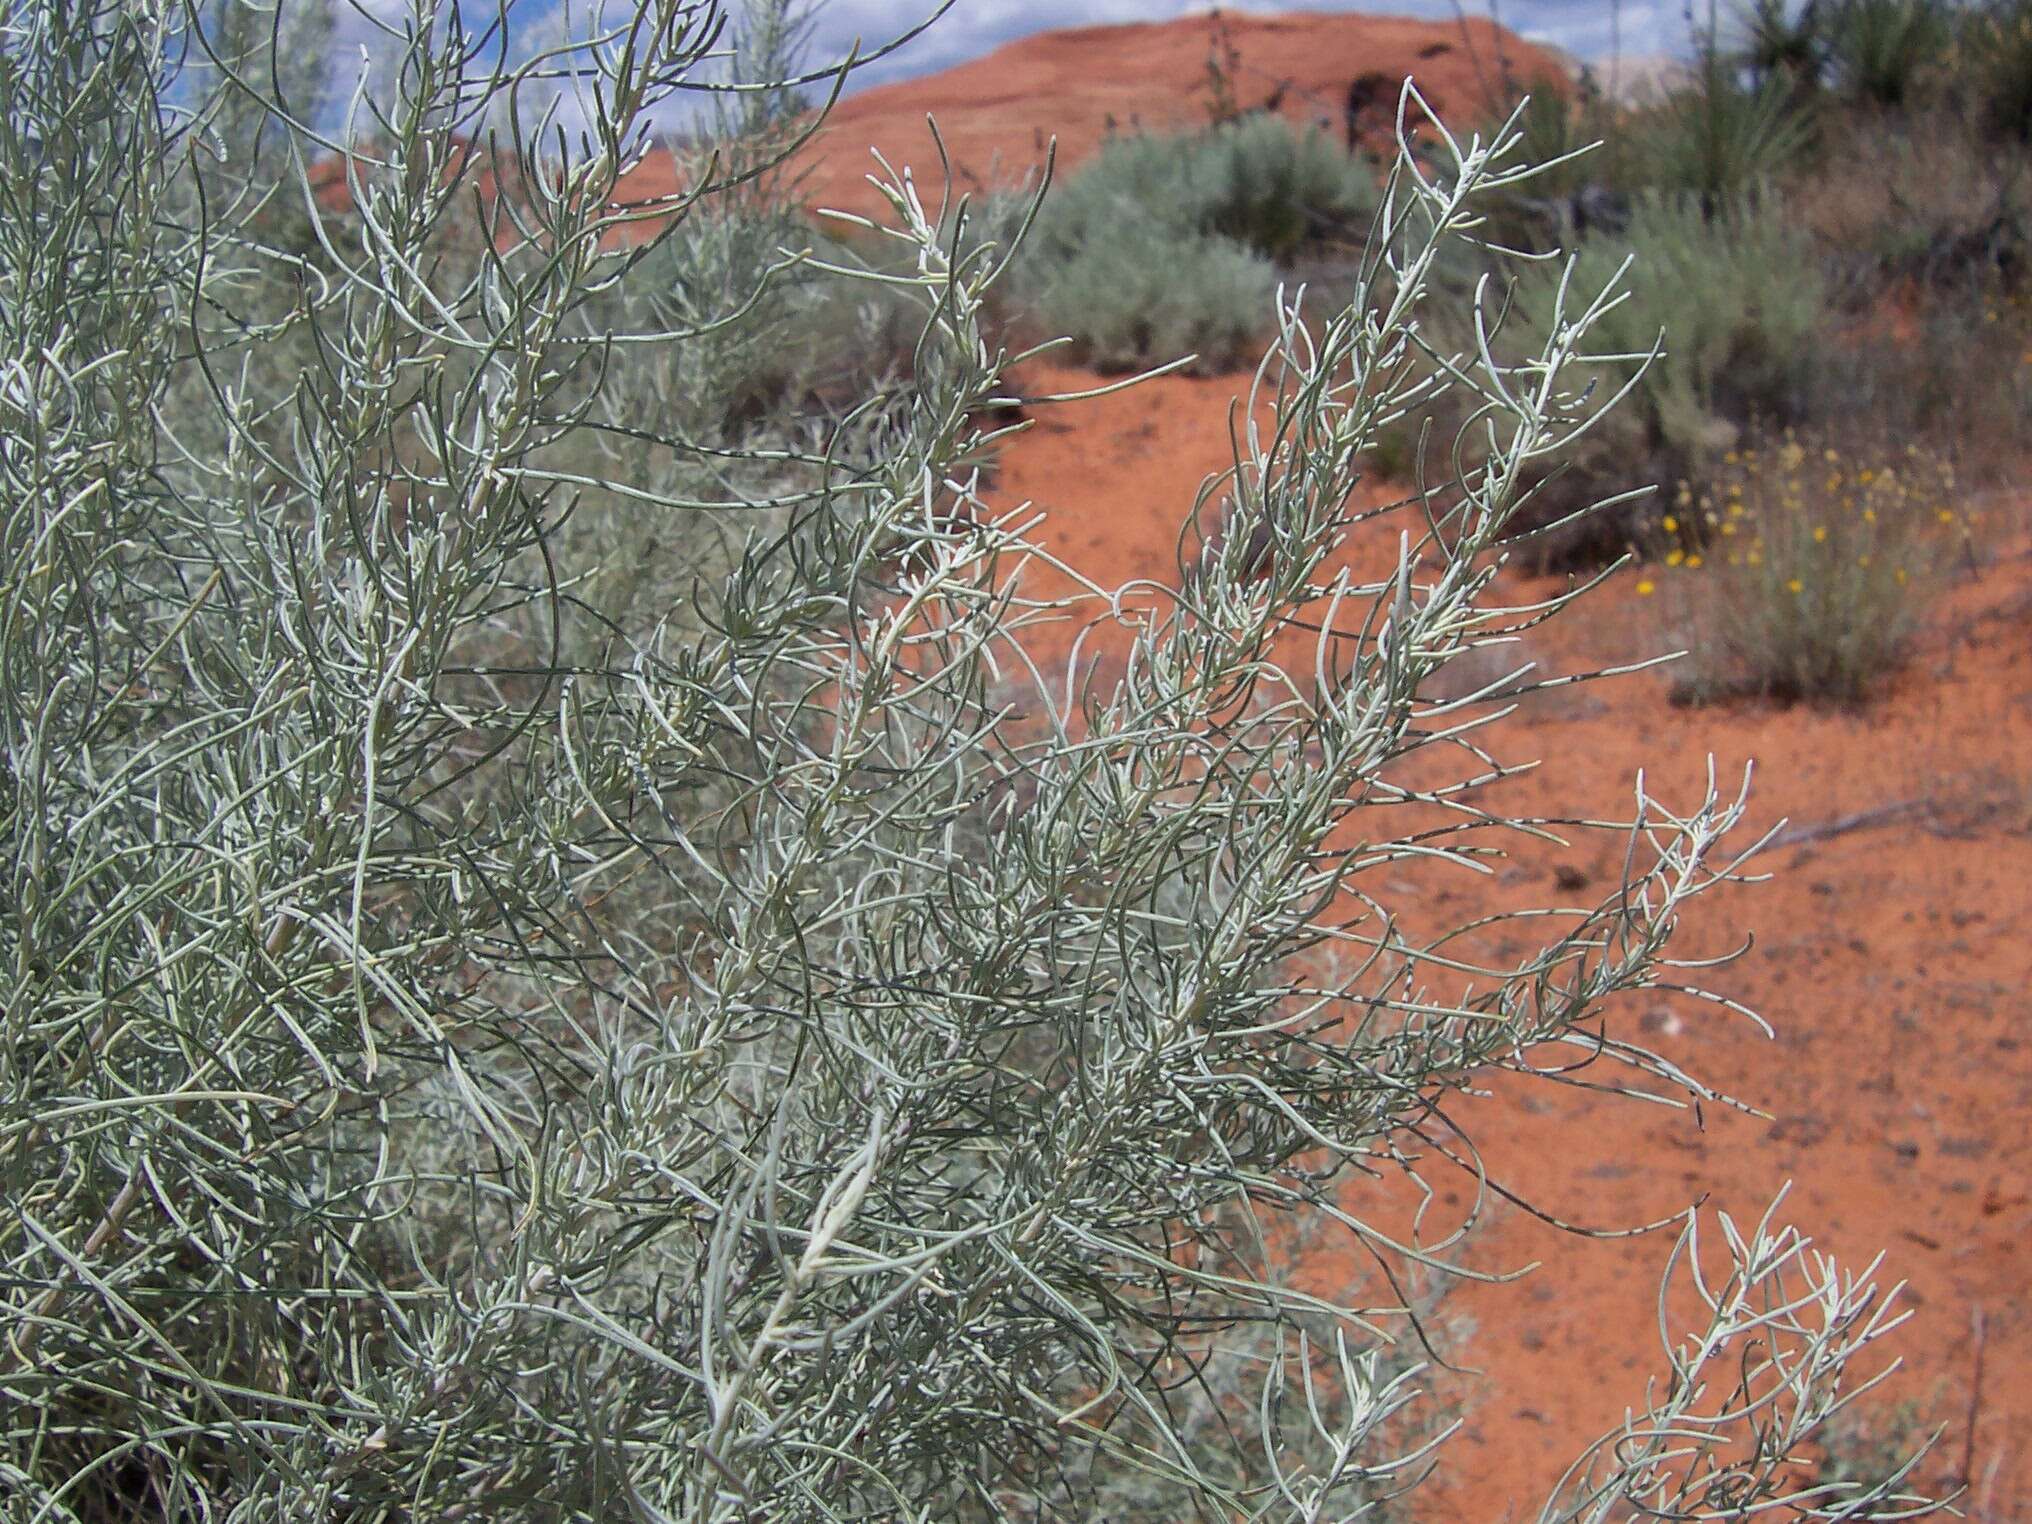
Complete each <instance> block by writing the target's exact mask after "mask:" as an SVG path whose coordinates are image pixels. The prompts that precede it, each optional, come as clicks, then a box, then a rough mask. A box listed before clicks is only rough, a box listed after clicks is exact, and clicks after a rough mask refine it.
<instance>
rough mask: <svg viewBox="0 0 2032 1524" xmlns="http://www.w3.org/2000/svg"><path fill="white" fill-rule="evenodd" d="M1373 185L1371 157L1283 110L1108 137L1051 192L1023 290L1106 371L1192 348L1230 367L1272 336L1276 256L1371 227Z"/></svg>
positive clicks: (1057, 330) (1041, 318)
mask: <svg viewBox="0 0 2032 1524" xmlns="http://www.w3.org/2000/svg"><path fill="white" fill-rule="evenodd" d="M1376 196H1377V192H1376V185H1375V181H1374V178H1373V170H1372V169H1371V167H1370V166H1368V165H1367V164H1365V163H1363V162H1360V161H1358V160H1356V159H1354V158H1352V157H1351V156H1350V155H1349V154H1348V153H1347V151H1346V150H1345V149H1344V148H1342V147H1341V145H1340V144H1338V143H1337V142H1335V141H1334V140H1332V139H1330V138H1328V137H1326V136H1324V135H1322V134H1320V133H1318V132H1313V131H1308V132H1303V133H1300V132H1296V131H1294V130H1293V129H1292V128H1291V127H1290V126H1289V125H1288V124H1287V123H1285V122H1284V121H1283V120H1282V119H1281V118H1278V117H1274V116H1263V115H1258V116H1250V117H1244V118H1241V119H1240V120H1237V121H1234V122H1229V123H1223V124H1220V125H1217V126H1214V127H1212V128H1209V129H1207V130H1206V131H1204V132H1199V133H1193V134H1186V135H1181V136H1158V135H1147V134H1137V135H1133V136H1125V137H1117V138H1112V139H1110V140H1109V141H1108V142H1107V143H1106V144H1104V145H1103V146H1102V148H1101V151H1100V153H1099V154H1098V155H1096V156H1095V158H1094V160H1093V161H1092V162H1091V163H1089V164H1087V165H1085V166H1083V167H1082V168H1081V169H1079V170H1078V171H1077V172H1075V173H1073V174H1071V175H1069V176H1067V177H1066V178H1065V180H1064V182H1063V183H1062V184H1060V185H1057V186H1054V187H1053V188H1052V190H1051V191H1050V193H1049V194H1048V195H1047V196H1046V197H1045V200H1044V205H1043V208H1042V210H1041V211H1040V213H1039V215H1038V218H1037V222H1036V225H1035V227H1034V229H1033V230H1032V234H1031V237H1030V239H1029V241H1028V242H1027V244H1026V245H1025V248H1024V251H1023V254H1022V257H1021V261H1020V263H1019V266H1018V269H1017V272H1016V282H1015V284H1016V299H1017V301H1018V303H1019V305H1020V306H1021V307H1022V309H1023V310H1025V311H1026V312H1027V313H1028V314H1029V316H1030V317H1031V319H1032V320H1033V323H1034V325H1035V326H1037V327H1038V328H1039V329H1040V330H1046V331H1049V332H1050V333H1052V334H1054V335H1058V334H1064V335H1067V336H1069V337H1071V338H1072V339H1073V340H1074V353H1075V355H1076V356H1077V357H1078V358H1080V359H1082V360H1084V361H1085V362H1086V363H1088V364H1091V365H1094V366H1096V367H1099V368H1101V369H1112V370H1127V369H1135V368H1140V367H1143V366H1146V365H1150V364H1152V363H1158V362H1163V361H1168V360H1173V359H1176V358H1179V357H1180V356H1183V355H1185V354H1188V353H1196V354H1197V355H1198V356H1199V362H1198V368H1199V369H1201V370H1224V369H1232V368H1234V367H1235V366H1237V365H1239V364H1241V363H1243V362H1244V361H1245V360H1247V359H1248V358H1250V351H1251V350H1252V348H1253V347H1254V346H1255V345H1256V344H1257V343H1258V341H1259V340H1260V338H1261V335H1262V333H1263V330H1264V325H1265V322H1266V320H1267V315H1268V313H1269V310H1270V304H1269V298H1270V294H1271V292H1272V291H1273V290H1274V289H1275V288H1276V284H1277V269H1276V265H1275V263H1274V261H1276V260H1280V259H1289V258H1290V257H1292V256H1293V255H1295V254H1297V253H1298V252H1299V251H1300V250H1302V249H1304V248H1305V247H1306V246H1307V245H1308V244H1310V243H1316V242H1318V241H1320V240H1322V239H1325V238H1328V237H1332V236H1339V237H1346V236H1349V235H1354V236H1360V235H1363V234H1366V232H1367V231H1368V224H1369V220H1370V218H1371V216H1372V215H1373V213H1374V208H1375V205H1376Z"/></svg>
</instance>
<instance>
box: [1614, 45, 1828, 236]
mask: <svg viewBox="0 0 2032 1524" xmlns="http://www.w3.org/2000/svg"><path fill="white" fill-rule="evenodd" d="M1627 131H1628V132H1629V133H1630V134H1631V143H1630V147H1629V149H1628V151H1627V154H1626V156H1625V157H1626V159H1627V162H1629V164H1630V165H1631V171H1630V172H1631V174H1632V175H1633V177H1634V179H1635V181H1636V183H1637V184H1638V185H1639V186H1642V187H1647V188H1649V189H1652V190H1655V191H1659V192H1663V193H1665V194H1667V195H1688V196H1692V197H1694V198H1695V199H1696V200H1697V201H1698V202H1699V203H1700V204H1701V206H1702V207H1703V208H1705V209H1708V210H1713V209H1715V208H1719V207H1723V206H1726V205H1728V204H1729V203H1731V202H1734V201H1737V200H1740V199H1741V198H1742V197H1744V196H1746V195H1750V194H1752V193H1754V192H1755V191H1757V190H1758V189H1759V188H1761V187H1763V186H1765V185H1767V184H1768V183H1769V182H1770V181H1771V180H1772V179H1773V178H1774V177H1776V176H1778V175H1780V174H1783V173H1785V172H1787V171H1789V170H1792V169H1795V168H1797V167H1798V166H1799V164H1800V163H1801V161H1802V160H1803V159H1804V157H1805V156H1806V154H1807V153H1808V151H1809V150H1810V149H1811V148H1812V146H1813V118H1812V116H1811V115H1810V114H1809V113H1808V111H1807V110H1806V109H1805V108H1804V107H1803V106H1802V105H1801V103H1800V101H1799V99H1798V97H1797V94H1796V92H1795V90H1794V88H1793V86H1792V84H1791V83H1790V82H1789V81H1788V80H1786V79H1784V78H1782V77H1779V76H1776V75H1772V76H1766V77H1764V78H1762V79H1760V80H1758V81H1756V82H1754V83H1746V82H1745V81H1744V80H1743V79H1742V78H1740V77H1739V75H1738V71H1737V69H1736V68H1735V66H1734V65H1733V64H1732V63H1730V62H1729V61H1728V60H1727V59H1726V58H1725V57H1724V56H1723V55H1722V54H1721V53H1720V51H1719V50H1718V49H1717V48H1716V47H1714V46H1713V45H1712V43H1706V44H1704V45H1702V46H1701V48H1700V49H1699V52H1698V54H1697V57H1696V66H1695V72H1694V77H1693V81H1692V83H1691V84H1690V85H1689V86H1688V87H1687V88H1685V89H1680V90H1675V91H1673V92H1672V93H1671V94H1669V95H1667V96H1666V97H1665V98H1664V99H1662V100H1659V101H1656V102H1654V103H1652V104H1651V105H1650V106H1648V107H1647V108H1645V109H1644V110H1643V111H1642V112H1641V113H1640V114H1638V115H1637V116H1636V117H1635V118H1634V119H1633V120H1632V121H1631V122H1630V123H1629V125H1628V128H1627Z"/></svg>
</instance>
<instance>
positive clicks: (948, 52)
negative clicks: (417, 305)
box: [328, 0, 1731, 120]
mask: <svg viewBox="0 0 2032 1524" xmlns="http://www.w3.org/2000/svg"><path fill="white" fill-rule="evenodd" d="M634 3H636V0H507V4H508V10H509V15H510V18H511V19H510V23H509V25H510V32H511V48H514V50H515V51H521V50H522V48H523V47H529V46H536V45H539V44H540V42H541V41H542V40H544V39H546V38H551V37H555V36H556V35H557V33H558V32H559V30H560V29H561V28H563V27H566V26H569V25H570V24H571V23H570V22H568V21H566V20H565V17H566V16H572V17H575V18H577V20H578V23H579V25H583V24H584V21H585V18H586V17H587V16H588V15H589V14H604V15H606V16H608V17H609V18H611V17H612V15H613V13H614V11H615V9H616V8H617V7H627V6H630V5H632V4H634ZM725 3H727V4H728V5H729V7H730V8H731V9H738V5H739V0H725ZM1460 3H1461V5H1462V6H1463V7H1464V8H1465V9H1466V10H1467V11H1468V12H1469V13H1470V14H1476V15H1487V14H1489V13H1490V12H1491V9H1492V8H1493V10H1494V13H1495V14H1496V16H1497V17H1498V19H1500V20H1501V21H1502V22H1503V23H1504V24H1505V25H1507V26H1508V27H1510V28H1511V29H1512V30H1513V31H1516V32H1518V33H1521V34H1522V35H1523V36H1525V37H1527V38H1530V39H1532V40H1534V41H1541V42H1549V43H1552V44H1554V45H1556V46H1558V47H1561V48H1564V49H1565V50H1566V51H1568V52H1569V53H1572V54H1574V55H1576V56H1578V57H1580V58H1584V59H1589V60H1595V61H1599V62H1602V63H1606V62H1607V61H1608V60H1609V59H1610V57H1611V56H1612V54H1613V53H1614V52H1615V51H1616V49H1617V47H1618V45H1620V50H1621V53H1622V55H1623V56H1625V57H1641V56H1650V55H1656V54H1660V53H1672V54H1682V53H1683V52H1684V51H1685V49H1686V42H1687V35H1688V33H1687V22H1686V14H1685V10H1684V6H1685V5H1686V4H1687V3H1689V0H1460ZM1692 3H1695V4H1697V5H1698V7H1699V9H1700V11H1701V13H1702V15H1703V16H1704V15H1705V14H1706V9H1707V5H1708V3H1709V0H1692ZM1716 3H1719V4H1722V5H1723V7H1724V10H1725V11H1726V9H1727V7H1728V5H1729V4H1730V3H1731V0H1716ZM937 4H938V0H825V3H823V4H822V5H821V6H820V7H819V9H818V11H817V14H816V16H815V18H814V26H813V30H812V35H811V49H810V57H809V59H808V63H809V65H810V66H811V67H813V68H818V67H822V66H823V65H824V64H826V63H828V62H831V61H834V60H837V59H841V58H844V57H845V56H846V53H847V50H848V49H849V48H850V47H852V46H853V44H854V42H855V41H856V39H858V40H859V41H860V42H861V44H862V50H863V51H864V52H865V51H870V50H872V49H874V48H876V47H878V46H880V45H881V44H883V43H886V42H888V41H890V40H891V39H893V38H895V37H896V36H898V35H899V34H901V33H904V32H907V31H908V30H909V29H910V28H911V27H912V26H914V25H916V24H918V23H921V22H922V21H923V20H924V19H925V18H926V17H927V16H928V15H930V14H931V13H932V12H933V11H934V10H936V8H937ZM410 5H411V0H340V4H339V5H338V7H337V14H336V18H335V19H336V23H337V26H336V35H335V36H334V37H333V38H332V41H331V45H330V47H329V50H328V69H329V74H328V78H329V79H330V81H331V85H332V86H333V88H334V90H335V93H336V96H337V97H338V99H339V100H343V99H344V98H345V97H347V96H349V95H350V94H351V91H352V87H353V85H354V84H355V83H356V81H357V80H358V79H359V77H360V68H361V64H362V62H363V56H362V55H363V50H364V52H365V53H366V54H367V55H371V56H374V57H377V58H384V57H386V56H387V53H388V44H387V42H386V40H385V39H383V38H379V37H377V36H376V35H375V28H374V27H373V26H372V25H371V24H370V22H369V21H368V19H367V18H368V17H369V16H375V17H379V18H382V19H383V21H384V22H389V21H392V22H395V23H396V24H397V25H398V26H399V24H400V18H401V17H402V16H403V15H404V14H405V13H406V12H408V11H409V9H410ZM1212 8H1213V7H1212V6H1211V5H1210V4H1209V3H1208V0H958V3H957V4H955V5H954V6H953V7H952V9H951V10H950V11H948V12H947V13H946V14H945V15H944V16H942V17H940V18H939V19H938V20H937V21H936V22H935V23H934V24H933V25H932V26H931V27H930V29H929V30H928V31H926V32H924V33H923V34H922V35H921V36H918V37H917V38H915V39H913V40H912V41H911V42H909V43H908V44H906V45H905V46H904V47H902V48H901V49H899V50H898V51H897V52H896V53H894V54H891V55H890V56H888V57H886V58H883V59H881V60H879V61H878V62H876V63H874V64H872V65H869V66H867V67H866V68H864V69H862V70H860V71H858V72H857V74H856V75H855V78H854V79H853V81H852V82H851V83H850V85H849V93H851V92H852V91H854V90H864V89H867V88H869V87H870V86H872V85H876V84H880V83H883V82H884V81H888V80H894V79H903V78H908V77H911V76H913V75H919V74H930V73H935V72H936V71H938V70H940V69H946V68H950V67H951V66H953V65H954V64H957V63H962V62H964V61H966V60H967V59H970V58H977V57H979V56H981V55H982V54H984V53H988V52H991V51H992V50H993V49H995V48H996V47H998V46H1000V45H1001V44H1003V43H1005V42H1009V41H1012V40H1014V39H1015V38H1018V37H1024V36H1028V35H1030V34H1032V33H1035V32H1042V31H1049V30H1052V29H1055V28H1060V27H1074V26H1090V25H1095V24H1098V23H1106V22H1125V21H1164V20H1170V19H1173V18H1175V17H1178V16H1184V15H1195V14H1197V15H1203V14H1205V13H1206V12H1207V11H1209V10H1211V9H1212ZM1222 8H1223V9H1226V10H1230V11H1253V12H1263V13H1275V12H1279V11H1340V12H1361V11H1368V12H1372V13H1382V14H1395V15H1418V16H1428V17H1431V18H1433V19H1435V20H1449V19H1451V18H1453V17H1454V16H1456V15H1457V14H1458V13H1459V12H1458V10H1457V9H1456V6H1455V3H1454V0H1376V3H1371V4H1366V5H1364V4H1355V3H1350V0H1229V3H1227V4H1225V5H1224V6H1223V7H1222ZM479 9H491V7H490V6H483V7H480V8H479ZM517 44H520V45H521V46H516V45H517ZM335 104H336V102H335ZM698 104H699V102H698V100H697V98H696V97H689V98H687V97H680V98H679V99H678V100H675V101H673V102H671V103H669V104H668V105H667V106H666V108H665V110H664V112H663V113H662V114H663V115H665V116H666V118H667V119H673V120H681V119H683V118H684V117H686V116H688V115H689V114H690V112H691V111H692V110H694V109H696V108H697V106H698Z"/></svg>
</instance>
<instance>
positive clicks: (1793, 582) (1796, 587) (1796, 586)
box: [1785, 577, 1806, 593]
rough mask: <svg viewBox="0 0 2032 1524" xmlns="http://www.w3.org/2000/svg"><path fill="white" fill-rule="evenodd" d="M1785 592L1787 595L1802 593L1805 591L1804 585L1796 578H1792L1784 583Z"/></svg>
mask: <svg viewBox="0 0 2032 1524" xmlns="http://www.w3.org/2000/svg"><path fill="white" fill-rule="evenodd" d="M1785 591H1786V592H1788V593H1803V592H1805V591H1806V584H1805V583H1804V582H1801V581H1800V580H1799V579H1798V578H1797V577H1793V578H1791V579H1789V580H1788V581H1787V582H1786V584H1785Z"/></svg>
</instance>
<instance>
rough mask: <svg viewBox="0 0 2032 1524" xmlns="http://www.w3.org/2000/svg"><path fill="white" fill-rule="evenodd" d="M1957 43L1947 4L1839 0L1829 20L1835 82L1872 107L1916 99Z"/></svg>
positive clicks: (1933, 0)
mask: <svg viewBox="0 0 2032 1524" xmlns="http://www.w3.org/2000/svg"><path fill="white" fill-rule="evenodd" d="M1952 39H1953V28H1952V13H1951V12H1950V11H1949V9H1948V7H1947V6H1946V5H1945V4H1944V3H1943V0H1840V3H1839V4H1837V5H1836V6H1835V7H1834V9H1833V10H1832V11H1831V12H1830V13H1829V16H1828V55H1829V60H1830V64H1831V66H1832V70H1833V74H1834V82H1835V84H1836V86H1837V87H1838V88H1839V89H1841V90H1842V91H1844V92H1845V93H1846V94H1848V95H1849V96H1851V97H1852V98H1854V99H1856V100H1860V101H1863V102H1866V103H1868V104H1870V105H1872V106H1878V107H1886V108H1896V107H1902V106H1905V105H1907V104H1909V103H1910V102H1911V101H1913V100H1914V99H1915V98H1916V97H1917V95H1918V92H1919V90H1920V88H1921V86H1922V85H1923V84H1924V82H1925V81H1926V79H1927V78H1928V77H1929V76H1930V75H1931V74H1932V73H1933V71H1934V70H1935V69H1937V68H1938V67H1939V65H1940V64H1941V63H1942V62H1943V61H1944V59H1945V58H1946V56H1947V52H1948V47H1949V44H1950V43H1951V41H1952Z"/></svg>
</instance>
